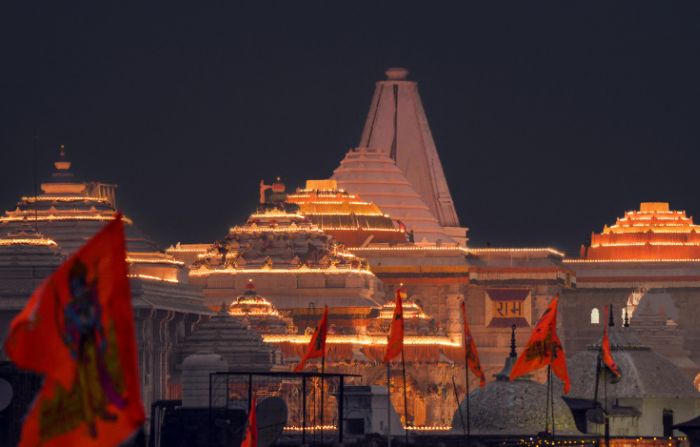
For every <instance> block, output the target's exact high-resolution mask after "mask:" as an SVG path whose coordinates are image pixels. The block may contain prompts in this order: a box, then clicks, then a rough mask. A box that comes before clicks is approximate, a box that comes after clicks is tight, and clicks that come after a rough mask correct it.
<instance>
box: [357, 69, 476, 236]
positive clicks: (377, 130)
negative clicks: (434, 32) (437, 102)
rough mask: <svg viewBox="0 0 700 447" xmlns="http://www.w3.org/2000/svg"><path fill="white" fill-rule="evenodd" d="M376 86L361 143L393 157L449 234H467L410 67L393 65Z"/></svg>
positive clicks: (362, 145) (361, 145)
mask: <svg viewBox="0 0 700 447" xmlns="http://www.w3.org/2000/svg"><path fill="white" fill-rule="evenodd" d="M386 76H387V79H386V80H383V81H379V82H377V84H376V88H375V90H374V96H373V98H372V103H371V105H370V110H369V114H368V116H367V120H366V122H365V127H364V130H363V132H362V138H361V139H360V145H359V146H360V147H366V148H368V149H370V150H375V151H381V152H384V153H386V154H387V155H390V156H391V158H392V159H393V160H395V161H396V165H397V166H398V167H399V169H401V171H402V172H403V173H404V175H405V176H406V178H407V179H408V181H409V182H410V183H411V185H412V186H413V187H414V189H415V190H416V192H418V194H419V195H420V196H421V198H422V199H423V201H424V202H425V203H426V205H427V206H428V208H429V209H430V211H431V212H432V213H433V215H434V216H435V218H436V219H437V220H438V222H439V223H440V225H441V226H443V227H446V229H449V228H460V229H459V230H453V231H452V232H451V231H449V230H447V232H448V234H450V233H454V234H458V233H459V234H460V235H461V237H466V236H465V233H466V228H461V227H460V223H459V218H458V217H457V212H456V211H455V207H454V203H453V202H452V196H451V194H450V190H449V188H448V186H447V180H446V179H445V173H444V171H443V169H442V163H441V162H440V157H439V156H438V152H437V149H436V147H435V142H434V141H433V136H432V133H431V132H430V126H429V125H428V119H427V117H426V115H425V111H424V110H423V104H422V102H421V99H420V95H419V94H418V87H417V84H416V83H415V82H414V81H409V80H407V77H408V70H407V69H405V68H390V69H388V70H387V71H386ZM451 235H452V234H451Z"/></svg>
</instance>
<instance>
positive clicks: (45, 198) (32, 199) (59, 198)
mask: <svg viewBox="0 0 700 447" xmlns="http://www.w3.org/2000/svg"><path fill="white" fill-rule="evenodd" d="M21 200H22V202H29V203H33V202H44V201H46V202H75V201H78V200H85V201H88V200H89V201H91V202H106V203H108V202H109V200H107V199H105V198H104V197H95V196H50V195H45V194H41V195H38V196H31V197H22V199H21Z"/></svg>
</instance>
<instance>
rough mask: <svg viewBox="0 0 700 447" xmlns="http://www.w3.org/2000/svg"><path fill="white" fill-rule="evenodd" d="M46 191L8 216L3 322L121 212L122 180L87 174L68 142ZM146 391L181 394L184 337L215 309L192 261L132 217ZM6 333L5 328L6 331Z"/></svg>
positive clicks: (129, 233) (1, 260)
mask: <svg viewBox="0 0 700 447" xmlns="http://www.w3.org/2000/svg"><path fill="white" fill-rule="evenodd" d="M40 187H41V193H40V194H37V195H31V196H23V197H21V198H20V200H19V202H18V203H17V204H16V205H15V207H14V208H13V209H10V210H8V211H6V212H5V213H4V215H2V216H0V275H1V276H2V278H3V280H2V281H0V321H2V322H3V323H4V324H5V326H3V327H7V326H8V325H9V321H11V319H12V318H13V317H14V315H15V314H16V313H17V312H19V311H20V310H21V309H22V308H23V307H24V305H25V303H26V301H27V299H28V298H29V296H30V295H31V293H32V292H33V291H34V289H35V288H36V287H37V286H38V284H39V283H40V282H41V281H43V280H44V279H45V278H46V277H47V276H49V275H50V274H51V273H52V272H53V270H54V269H55V268H56V267H57V266H58V265H59V264H60V263H61V262H62V261H63V260H64V259H65V258H66V257H67V256H69V255H71V254H72V253H73V252H74V251H75V250H77V249H78V248H79V247H80V246H81V245H83V244H84V243H85V242H86V241H87V240H88V239H89V238H91V237H92V236H93V235H94V234H95V233H96V232H97V231H99V230H100V229H101V228H102V227H103V226H104V224H105V223H106V222H108V221H109V220H111V219H114V217H115V215H116V185H111V184H107V183H102V182H95V181H85V180H81V179H80V178H79V177H78V176H76V175H75V173H74V172H73V169H72V163H71V162H70V161H69V160H68V158H67V157H66V152H65V149H64V148H63V146H61V148H60V152H59V157H58V160H57V161H56V162H55V163H54V172H53V173H52V175H51V177H50V178H49V179H48V180H47V181H45V182H43V183H42V184H41V185H40ZM124 222H125V231H126V239H127V250H128V251H127V254H126V261H127V264H128V266H129V276H130V283H131V295H132V301H133V306H134V316H135V320H136V321H135V324H136V334H137V346H138V356H139V369H140V371H141V374H142V377H143V381H142V396H143V401H144V405H145V406H146V408H149V407H150V404H151V402H153V401H155V400H159V399H167V398H177V397H179V391H178V390H179V385H178V380H179V377H178V373H177V370H176V362H177V346H178V343H179V342H180V341H181V340H182V339H183V337H185V336H186V335H188V334H190V333H191V332H192V330H193V327H194V325H195V323H197V322H198V321H200V320H201V319H202V318H205V316H207V315H209V314H211V313H212V312H211V311H210V310H209V309H207V308H206V307H204V305H203V300H202V296H201V294H200V292H199V290H198V288H197V287H196V286H192V285H191V284H189V283H188V282H189V281H188V269H187V267H186V266H185V264H184V262H182V261H178V260H176V259H175V258H174V257H172V256H170V255H168V254H166V253H164V252H163V251H161V250H159V249H158V247H157V245H156V244H155V243H154V242H153V241H151V240H150V239H149V238H147V237H146V236H145V235H144V234H143V233H142V232H141V231H140V230H139V229H138V228H137V227H136V226H135V225H134V223H133V222H132V221H131V219H129V218H128V217H126V216H125V217H124ZM4 335H5V333H4V331H3V333H2V335H1V336H2V337H4Z"/></svg>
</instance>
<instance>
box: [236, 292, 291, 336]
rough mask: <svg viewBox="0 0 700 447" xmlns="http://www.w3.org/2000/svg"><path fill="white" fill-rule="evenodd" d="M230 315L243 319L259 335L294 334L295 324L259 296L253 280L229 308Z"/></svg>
mask: <svg viewBox="0 0 700 447" xmlns="http://www.w3.org/2000/svg"><path fill="white" fill-rule="evenodd" d="M228 314H229V315H231V316H234V317H239V318H242V321H243V323H244V324H245V325H248V326H249V327H250V328H251V329H253V330H254V331H256V332H257V333H259V334H286V333H294V332H296V331H295V328H294V323H293V321H292V319H291V318H286V317H284V316H283V315H281V314H280V313H279V311H278V310H277V308H276V307H275V306H274V305H273V304H272V303H270V302H269V301H268V300H267V299H266V298H265V297H263V296H261V295H258V293H257V291H256V290H255V284H254V283H253V280H252V279H249V280H248V284H246V291H245V292H244V293H243V295H240V296H239V297H238V298H236V300H235V301H234V302H233V303H232V304H231V306H230V307H229V308H228Z"/></svg>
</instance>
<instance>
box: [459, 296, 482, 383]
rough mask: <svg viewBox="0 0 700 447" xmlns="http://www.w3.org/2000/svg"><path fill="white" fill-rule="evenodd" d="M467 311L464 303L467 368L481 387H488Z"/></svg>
mask: <svg viewBox="0 0 700 447" xmlns="http://www.w3.org/2000/svg"><path fill="white" fill-rule="evenodd" d="M467 321H468V319H467V309H466V306H465V305H464V301H462V323H463V325H464V326H463V327H464V350H465V358H466V359H467V366H468V367H469V369H471V370H472V372H473V373H474V375H475V376H477V377H478V378H479V386H480V387H482V388H483V387H484V386H486V376H485V375H484V371H482V369H481V362H479V353H478V352H476V343H475V342H474V337H472V333H471V331H470V330H469V323H468V322H467Z"/></svg>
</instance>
